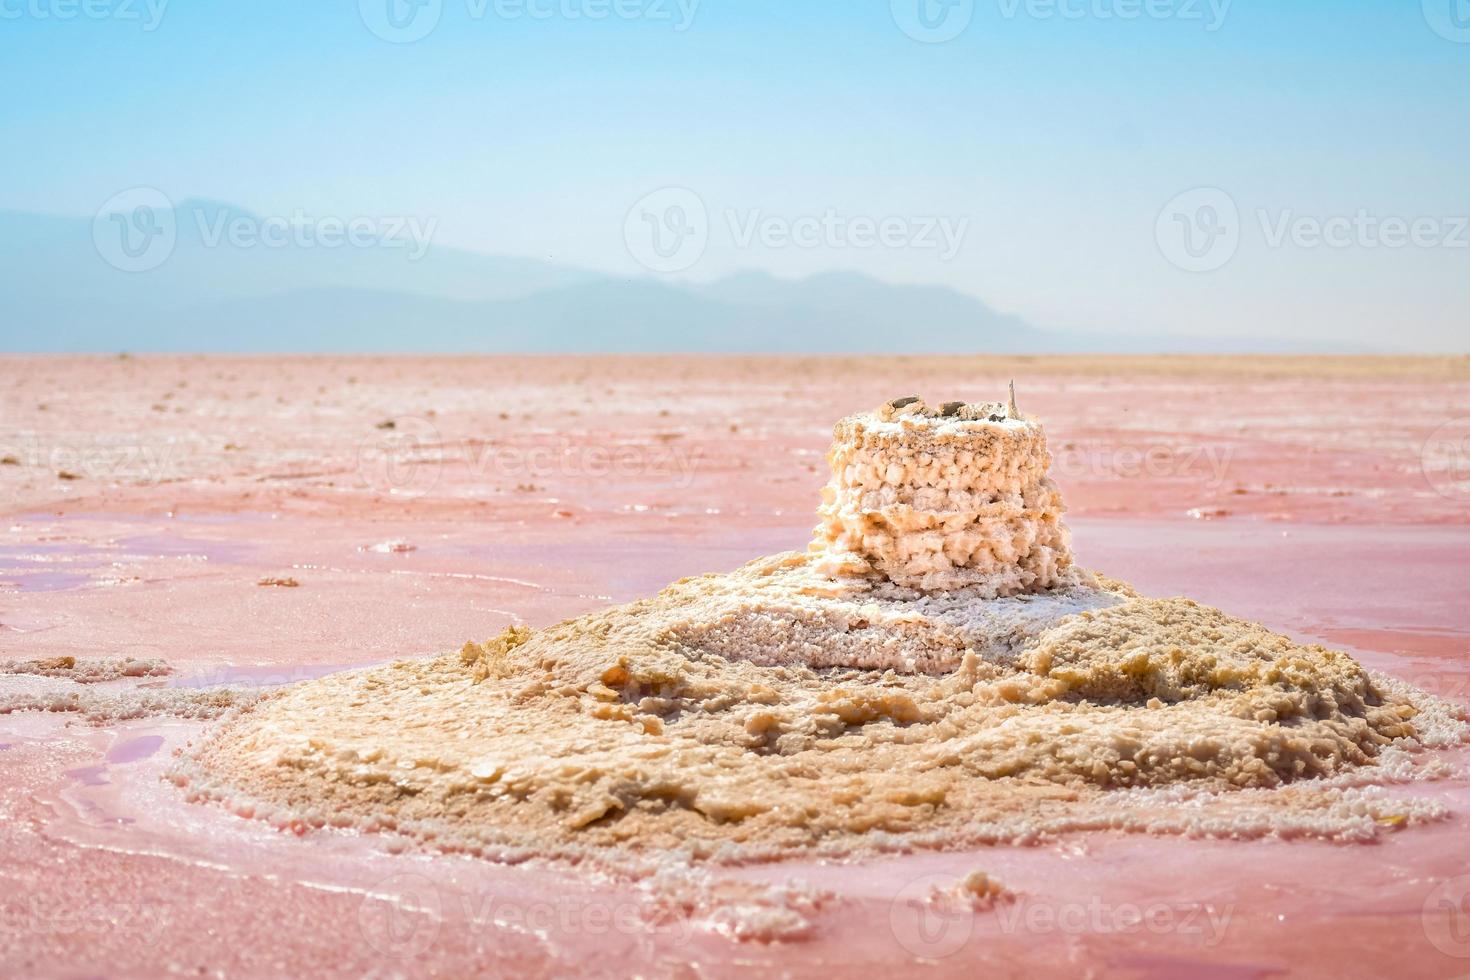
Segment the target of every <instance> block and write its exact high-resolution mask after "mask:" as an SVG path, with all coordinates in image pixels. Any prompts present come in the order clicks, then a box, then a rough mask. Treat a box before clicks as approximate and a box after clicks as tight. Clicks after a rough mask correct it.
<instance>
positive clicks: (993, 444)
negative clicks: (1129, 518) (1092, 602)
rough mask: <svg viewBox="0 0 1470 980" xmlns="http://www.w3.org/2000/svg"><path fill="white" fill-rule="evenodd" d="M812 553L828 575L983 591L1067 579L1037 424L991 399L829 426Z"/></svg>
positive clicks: (1057, 503)
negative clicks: (826, 471) (827, 476)
mask: <svg viewBox="0 0 1470 980" xmlns="http://www.w3.org/2000/svg"><path fill="white" fill-rule="evenodd" d="M827 458H828V461H829V462H830V463H831V466H832V479H831V481H830V482H829V483H828V484H827V486H826V487H825V488H824V489H823V490H822V505H821V507H820V508H819V510H818V514H819V516H820V518H821V523H820V524H819V525H818V526H817V528H816V532H815V537H814V539H813V541H812V544H811V550H812V551H813V552H816V553H818V555H817V563H816V567H817V570H818V571H820V572H821V573H823V574H825V575H828V576H831V577H832V578H846V577H865V578H870V579H888V580H889V581H892V582H894V583H896V584H898V585H902V586H907V587H910V588H914V589H919V590H922V591H925V592H937V591H948V590H952V589H965V588H973V589H975V590H976V592H977V593H978V594H980V595H983V596H985V597H987V598H994V597H996V596H1012V595H1017V594H1020V593H1026V592H1040V591H1043V590H1046V589H1051V588H1055V587H1058V586H1065V585H1070V584H1073V583H1074V582H1075V581H1076V575H1077V573H1076V570H1075V568H1074V567H1073V564H1072V554H1071V550H1070V548H1069V540H1070V535H1069V533H1068V531H1067V528H1066V526H1065V525H1064V524H1063V523H1062V512H1063V511H1064V510H1065V506H1064V505H1063V503H1062V495H1061V492H1060V491H1059V490H1058V489H1057V486H1056V484H1055V483H1053V482H1052V481H1051V478H1050V477H1049V476H1047V469H1048V467H1049V466H1050V464H1051V454H1050V453H1049V452H1047V448H1046V433H1045V431H1044V430H1043V429H1042V426H1041V424H1040V423H1039V422H1036V421H1034V420H1031V419H1026V418H1022V417H1021V416H1020V413H1019V412H1017V411H1016V410H1015V398H1014V392H1013V393H1012V399H1011V403H1010V405H1009V406H1007V405H1002V404H1000V403H993V404H985V403H982V404H975V405H968V404H965V403H963V402H947V403H946V404H944V405H943V406H941V407H940V408H938V409H934V408H930V407H928V406H926V405H925V404H924V402H923V401H922V400H920V399H918V398H900V399H896V400H894V401H891V402H889V403H888V404H886V405H884V406H882V407H881V408H879V409H877V410H876V411H873V412H867V413H864V414H861V415H853V416H849V417H848V418H845V419H843V420H842V421H841V422H839V423H837V428H836V430H835V432H834V437H833V441H832V449H831V451H830V452H829V453H828V454H827Z"/></svg>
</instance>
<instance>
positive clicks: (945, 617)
mask: <svg viewBox="0 0 1470 980" xmlns="http://www.w3.org/2000/svg"><path fill="white" fill-rule="evenodd" d="M916 404H918V403H915V402H909V401H906V400H900V402H895V403H890V404H889V405H888V406H885V408H884V409H882V410H880V412H879V413H875V415H873V416H861V417H857V418H856V419H848V420H845V421H844V422H843V423H841V424H840V425H839V426H838V429H837V440H836V445H834V448H833V452H832V456H831V458H832V463H833V483H832V484H831V485H829V488H828V492H827V494H826V495H825V498H824V503H823V508H822V520H823V524H822V527H821V528H819V530H818V540H817V543H816V546H815V547H814V548H813V549H811V550H809V551H808V552H805V553H799V552H792V553H787V554H780V555H774V556H771V557H768V558H762V559H758V560H756V561H753V562H751V563H749V564H748V565H746V566H744V567H743V568H741V569H738V570H737V571H735V572H731V573H728V574H719V575H705V576H700V577H696V578H690V579H684V580H682V581H680V582H676V583H674V584H673V585H671V586H670V587H668V588H667V589H665V590H664V591H662V592H661V593H659V594H658V595H656V596H653V597H651V598H648V599H644V600H641V601H639V602H634V603H631V604H629V605H625V606H620V607H616V608H613V609H609V610H605V611H602V612H598V613H594V614H591V615H588V616H583V617H581V618H578V619H574V620H570V621H567V622H564V623H561V624H558V625H556V626H553V627H550V628H548V629H545V630H541V631H532V630H530V629H527V628H524V627H516V628H513V629H511V630H507V631H506V632H505V633H504V634H502V635H501V636H499V637H497V638H495V639H494V640H491V641H489V642H487V643H484V644H478V643H470V644H466V646H465V648H464V649H463V650H462V651H461V652H460V653H459V654H457V655H449V656H444V657H439V658H435V659H431V660H424V661H404V662H400V663H395V664H392V665H389V666H386V667H380V668H374V669H369V670H362V671H354V672H348V673H344V674H338V675H334V676H330V677H326V678H323V679H321V680H317V681H311V682H308V683H304V684H300V685H297V686H295V687H292V688H290V689H287V690H285V691H283V692H281V693H279V694H278V695H273V696H268V697H266V698H265V699H264V700H263V701H262V702H261V703H259V704H258V705H256V706H254V707H253V708H251V709H249V710H247V711H245V712H243V713H242V714H241V715H240V716H239V717H237V718H235V719H233V720H231V721H229V722H227V723H225V724H224V725H222V726H221V727H220V728H218V729H217V730H216V731H215V732H214V733H213V734H212V735H211V737H210V738H209V739H208V740H207V741H206V742H205V743H204V744H203V745H202V746H200V747H199V748H198V749H197V750H196V751H195V752H194V754H193V756H192V757H191V758H190V759H187V760H185V762H184V763H183V764H182V765H181V766H180V768H179V769H178V770H177V772H176V778H177V780H178V781H179V782H180V783H182V784H185V785H187V786H189V787H190V790H191V792H193V793H194V794H196V795H197V796H199V797H216V798H222V799H227V800H230V801H232V802H233V803H235V804H236V805H237V806H239V807H240V808H242V809H243V810H246V811H248V812H251V813H256V814H264V815H271V814H274V815H276V816H277V817H278V818H279V819H281V820H283V821H298V822H304V823H307V824H312V823H315V824H321V823H325V822H328V821H332V822H339V823H340V822H350V823H355V824H356V825H358V826H361V827H367V828H379V829H397V830H400V831H404V832H408V833H411V834H415V835H418V836H420V837H423V838H426V839H432V840H434V841H435V842H436V843H438V844H440V845H442V846H450V847H454V848H463V849H467V850H472V851H478V852H481V853H490V854H496V855H502V856H505V855H512V854H518V855H524V854H532V855H543V856H546V855H559V856H565V857H576V858H581V859H585V858H596V859H600V860H604V861H610V860H615V859H616V857H617V856H618V855H632V856H637V855H651V854H670V853H675V854H679V855H683V856H684V857H687V858H713V859H735V858H746V857H756V856H766V857H769V856H781V855H787V854H792V853H796V852H801V851H809V850H818V851H820V852H823V853H843V852H850V851H854V850H863V849H871V848H892V847H909V846H957V845H961V844H965V843H974V842H979V841H988V840H1016V839H1028V838H1033V837H1035V836H1036V835H1038V834H1044V833H1053V832H1060V831H1065V830H1077V829H1089V828H1102V827H1110V828H1118V829H1132V830H1149V831H1157V832H1195V833H1231V834H1241V833H1268V832H1274V833H1280V834H1294V833H1309V834H1317V835H1327V836H1339V837H1342V836H1349V837H1363V836H1371V835H1373V834H1375V833H1377V832H1379V831H1380V830H1381V829H1383V828H1388V827H1395V826H1400V825H1404V824H1407V823H1412V822H1415V821H1418V820H1423V819H1431V818H1434V817H1437V816H1440V815H1442V813H1443V811H1442V809H1441V808H1439V807H1438V806H1437V805H1436V804H1431V803H1428V802H1424V801H1417V800H1413V799H1390V798H1388V797H1386V796H1385V795H1383V794H1375V793H1372V792H1370V791H1369V790H1368V789H1364V787H1365V786H1366V787H1370V786H1371V784H1373V783H1375V782H1377V783H1381V782H1387V781H1396V780H1405V779H1411V778H1419V777H1420V776H1422V775H1423V774H1424V770H1423V769H1422V768H1421V767H1420V766H1418V765H1417V764H1416V760H1415V753H1417V752H1418V751H1419V749H1421V748H1422V747H1423V746H1426V745H1445V744H1450V743H1454V742H1458V741H1461V740H1463V739H1465V737H1466V734H1467V726H1466V724H1465V723H1464V721H1463V719H1462V718H1460V717H1459V715H1458V714H1457V712H1456V711H1455V710H1454V709H1451V708H1450V707H1449V706H1447V705H1446V704H1445V703H1444V702H1441V701H1438V700H1437V699H1435V698H1433V697H1431V696H1429V695H1427V694H1423V693H1422V692H1418V691H1414V690H1412V689H1410V688H1408V687H1407V686H1406V685H1403V684H1400V683H1398V682H1394V681H1391V680H1388V679H1385V678H1381V677H1376V676H1374V675H1370V674H1369V673H1368V672H1366V671H1364V670H1363V669H1362V668H1361V667H1360V666H1359V665H1358V664H1357V663H1356V662H1355V661H1354V660H1353V659H1352V658H1351V657H1349V656H1347V655H1346V654H1344V653H1339V652H1335V651H1331V650H1327V649H1324V648H1322V647H1318V646H1309V645H1301V644H1298V643H1295V642H1294V641H1292V640H1291V639H1289V638H1287V637H1285V636H1281V635H1278V634H1275V633H1272V632H1270V631H1268V630H1266V629H1264V628H1263V627H1261V626H1258V625H1255V624H1253V623H1248V622H1244V621H1242V620H1238V619H1234V618H1231V617H1229V616H1227V615H1225V614H1224V613H1222V612H1220V611H1218V610H1215V609H1211V608H1208V607H1205V606H1201V605H1198V604H1196V603H1194V602H1193V601H1191V600H1189V599H1184V598H1173V599H1151V598H1145V597H1142V596H1139V595H1137V594H1136V593H1134V592H1133V591H1132V590H1131V589H1129V588H1128V587H1127V586H1125V585H1122V584H1121V583H1117V582H1111V581H1108V580H1104V579H1099V578H1095V577H1094V576H1091V575H1088V574H1086V573H1084V572H1082V571H1080V570H1078V569H1076V568H1074V567H1073V566H1072V563H1071V559H1070V554H1069V552H1068V550H1067V542H1066V535H1065V530H1064V529H1063V528H1062V525H1061V523H1060V520H1059V515H1060V513H1061V510H1062V506H1061V500H1060V496H1059V495H1058V494H1057V493H1056V488H1055V487H1054V486H1053V485H1051V483H1050V481H1049V479H1048V478H1047V477H1046V475H1045V471H1046V462H1047V457H1046V455H1045V449H1044V437H1043V436H1042V434H1041V432H1040V427H1039V426H1038V425H1036V424H1035V423H1032V422H1026V421H1024V420H1020V419H1018V418H1017V416H1018V413H1016V412H1015V411H1014V407H1013V406H1010V407H1008V408H1006V409H1004V410H1003V414H1004V417H1003V418H1001V419H1000V420H997V419H996V417H995V416H996V415H997V414H1001V412H1000V411H997V410H996V409H995V408H992V407H991V406H981V407H979V408H977V407H974V406H963V405H960V406H956V405H954V404H951V405H947V406H945V407H944V408H943V409H942V410H940V411H939V412H936V413H930V412H927V410H925V409H923V408H922V407H919V408H917V409H915V408H913V406H914V405H916ZM885 414H886V416H887V417H886V418H885V417H884V416H885ZM982 416H983V418H982ZM892 426H898V429H892V428H891V427H892ZM875 432H876V433H877V434H876V435H875V434H874V433H875ZM923 447H929V448H923ZM1011 453H1016V454H1018V457H1017V458H1016V459H1014V460H1012V459H1011V458H1010V455H1009V454H1011ZM966 454H968V455H966ZM997 457H1003V458H1000V459H998V458H997ZM895 466H896V468H895ZM880 478H881V479H880ZM982 498H983V499H982ZM935 535H938V537H939V542H938V545H937V547H936V546H935V544H934V538H933V536H935ZM951 535H954V536H956V538H957V539H958V543H956V544H954V545H953V546H951V543H950V536H951ZM936 583H943V584H942V585H940V584H936Z"/></svg>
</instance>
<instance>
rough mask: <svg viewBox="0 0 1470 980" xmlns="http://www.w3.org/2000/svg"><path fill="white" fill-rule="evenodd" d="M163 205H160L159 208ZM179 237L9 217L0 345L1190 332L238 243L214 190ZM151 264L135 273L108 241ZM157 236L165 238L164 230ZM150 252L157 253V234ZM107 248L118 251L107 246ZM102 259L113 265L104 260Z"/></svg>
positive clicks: (740, 283) (859, 288) (0, 272)
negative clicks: (1038, 323) (1099, 328)
mask: <svg viewBox="0 0 1470 980" xmlns="http://www.w3.org/2000/svg"><path fill="white" fill-rule="evenodd" d="M165 217H166V215H165ZM172 219H173V222H172V223H173V226H174V229H175V234H174V238H173V242H172V246H171V248H164V249H163V251H161V252H157V253H149V252H148V251H147V250H146V249H144V248H143V246H144V245H148V243H149V241H150V239H149V238H147V237H140V236H137V235H134V231H135V230H134V231H125V230H124V229H122V228H120V227H117V221H116V220H113V219H110V218H104V219H103V220H102V222H101V224H100V225H99V226H98V229H97V237H96V238H95V239H94V222H93V221H92V220H90V219H84V218H66V217H54V216H47V215H37V214H30V213H26V212H19V211H0V290H3V294H4V295H5V296H6V298H7V304H6V306H7V309H6V310H5V311H4V313H3V317H4V319H3V321H0V322H3V327H0V347H3V348H4V349H6V350H11V351H114V350H130V351H140V352H141V351H239V352H282V353H293V352H318V351H320V352H327V351H341V352H354V351H364V352H389V351H404V352H426V353H438V352H454V351H483V352H493V351H513V352H528V351H546V352H570V351H589V352H600V351H635V352H644V351H694V352H702V351H710V352H725V351H742V352H745V351H752V352H754V351H769V352H803V353H804V352H823V351H842V352H887V351H903V352H913V353H921V352H949V351H953V352H1037V353H1042V352H1048V351H1064V350H1099V349H1108V350H1128V351H1134V350H1147V349H1160V348H1161V347H1167V348H1171V349H1182V348H1185V347H1189V346H1194V345H1189V344H1183V345H1181V344H1178V343H1170V342H1160V341H1157V340H1155V341H1150V340H1148V339H1146V338H1132V339H1127V338H1119V337H1117V336H1115V335H1096V336H1084V335H1076V336H1067V335H1063V334H1060V333H1055V332H1049V331H1044V330H1038V329H1036V328H1034V327H1032V326H1030V325H1028V324H1027V323H1025V322H1024V321H1022V320H1021V319H1020V318H1018V317H1015V316H1008V315H1005V314H1000V313H997V312H996V311H994V310H992V309H990V308H989V307H988V306H986V305H985V304H984V303H983V302H981V301H980V300H978V299H975V298H974V297H971V296H967V295H964V294H962V293H959V292H956V291H955V290H952V289H948V288H946V287H941V286H918V285H892V284H887V283H882V282H879V281H877V280H875V279H872V278H870V277H868V276H864V275H861V274H858V273H853V272H832V273H823V274H819V275H814V276H810V277H808V278H805V279H799V280H789V279H780V278H777V277H774V276H771V275H767V274H765V273H760V272H743V273H739V274H737V275H734V276H730V277H729V278H726V279H723V280H720V281H718V282H714V283H708V284H689V283H683V282H672V281H668V280H662V279H658V278H653V277H645V278H619V277H614V276H608V275H605V274H601V273H596V272H590V271H586V270H581V269H575V268H571V267H567V266H561V265H557V264H554V263H550V262H543V261H540V260H537V259H527V258H512V257H504V256H493V255H483V254H479V253H475V252H469V251H465V250H462V249H455V248H446V247H440V246H431V247H429V248H428V249H427V251H426V252H424V253H423V254H422V256H421V257H419V258H417V259H414V258H413V257H412V248H413V242H412V241H411V239H412V236H411V235H409V234H407V233H404V234H402V235H400V239H399V240H398V241H397V242H396V245H397V246H399V247H389V246H390V245H394V244H395V243H394V242H391V241H384V240H383V239H382V238H373V239H371V240H370V242H369V245H368V247H362V246H358V247H353V246H348V245H339V246H338V247H334V248H329V247H324V246H322V245H320V244H318V245H314V246H313V245H305V244H301V243H299V242H291V241H287V242H284V243H278V244H276V245H272V246H269V247H267V246H266V245H263V244H261V243H260V242H259V241H254V243H253V244H252V243H251V242H250V240H248V239H247V240H244V241H242V240H240V239H232V238H231V237H230V229H231V226H232V225H231V223H232V222H237V221H238V223H239V224H241V225H243V226H244V227H246V229H247V230H249V229H250V228H258V227H259V226H260V219H259V218H258V217H257V216H254V215H252V214H250V212H247V211H244V210H242V209H240V208H237V207H234V206H233V205H229V204H225V203H221V202H217V201H206V200H189V201H184V202H180V203H179V204H178V205H177V206H176V207H174V208H173V212H172ZM120 233H125V234H128V235H130V236H132V237H130V238H129V239H128V240H129V241H130V242H131V244H132V245H133V246H134V247H135V249H138V250H140V251H142V254H143V255H144V256H145V257H150V256H151V257H153V258H157V259H158V262H157V263H156V266H155V267H152V268H148V269H147V270H146V271H134V272H127V271H121V270H120V269H119V268H117V267H116V264H115V263H117V262H119V261H121V262H122V263H123V264H126V262H127V261H128V260H129V258H128V256H126V255H124V253H121V252H119V251H118V250H117V249H118V240H117V239H115V238H114V237H112V236H115V235H117V234H120ZM159 241H163V239H159ZM148 247H150V248H151V247H153V246H151V245H149V246H148ZM104 256H107V257H106V258H105V257H104ZM109 259H111V260H113V263H114V264H110V263H109Z"/></svg>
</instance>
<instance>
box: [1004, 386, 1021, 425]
mask: <svg viewBox="0 0 1470 980" xmlns="http://www.w3.org/2000/svg"><path fill="white" fill-rule="evenodd" d="M1006 418H1009V419H1015V420H1016V421H1017V422H1019V421H1021V413H1020V412H1019V411H1017V410H1016V383H1015V382H1014V381H1012V382H1011V401H1010V404H1008V405H1007V406H1006Z"/></svg>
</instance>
